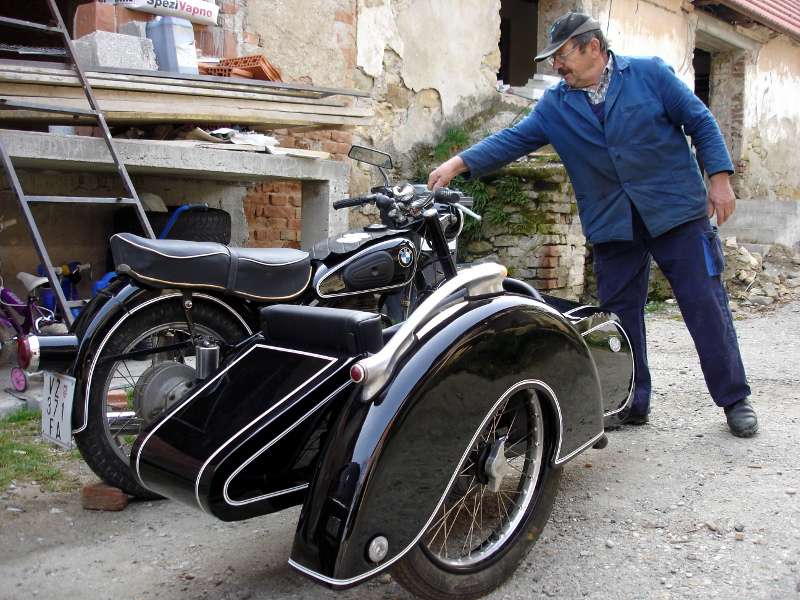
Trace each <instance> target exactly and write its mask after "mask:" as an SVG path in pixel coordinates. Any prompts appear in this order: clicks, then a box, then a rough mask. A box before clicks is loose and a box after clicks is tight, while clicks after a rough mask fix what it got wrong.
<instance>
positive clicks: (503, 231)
mask: <svg viewBox="0 0 800 600" xmlns="http://www.w3.org/2000/svg"><path fill="white" fill-rule="evenodd" d="M504 175H512V176H515V177H519V178H521V179H522V180H523V182H524V183H523V187H522V189H523V192H524V193H525V194H526V195H527V196H528V197H529V198H530V204H527V205H522V206H519V205H506V206H504V207H503V211H504V212H505V213H507V214H508V223H507V224H505V225H496V224H495V225H493V224H492V223H491V222H490V221H489V219H487V218H484V220H483V222H482V233H483V235H482V238H481V239H480V240H477V241H471V242H468V243H467V244H466V251H467V261H469V262H473V261H477V262H490V261H491V262H498V263H500V264H502V265H504V266H505V267H506V268H508V270H509V274H510V275H511V276H512V277H516V278H517V279H522V280H523V281H527V282H528V283H530V284H531V285H533V286H534V287H535V288H536V289H538V290H541V291H543V292H546V293H548V294H552V295H555V296H560V297H563V298H570V299H577V298H579V297H580V296H581V294H583V291H584V289H583V288H584V264H585V257H586V238H584V236H583V233H582V231H581V225H580V221H579V219H578V213H577V205H576V204H575V198H574V195H573V192H572V186H571V185H570V184H569V181H568V179H567V173H566V171H565V170H564V168H563V167H562V166H560V165H552V164H551V165H538V164H535V163H525V162H517V163H514V164H513V165H511V166H509V167H507V168H505V169H503V170H502V171H500V172H499V173H498V174H495V175H492V176H491V177H489V178H486V180H485V182H486V183H488V184H489V189H490V190H491V189H492V184H493V182H494V181H495V180H497V179H498V178H499V177H502V176H504Z"/></svg>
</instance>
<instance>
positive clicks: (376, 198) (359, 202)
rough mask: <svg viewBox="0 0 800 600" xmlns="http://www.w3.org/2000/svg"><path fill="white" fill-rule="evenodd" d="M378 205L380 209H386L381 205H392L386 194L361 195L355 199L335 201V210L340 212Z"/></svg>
mask: <svg viewBox="0 0 800 600" xmlns="http://www.w3.org/2000/svg"><path fill="white" fill-rule="evenodd" d="M372 203H375V204H377V205H378V206H379V207H380V208H386V206H381V204H384V203H386V204H387V205H388V204H391V200H390V199H389V197H388V196H385V195H384V194H361V195H360V196H356V197H355V198H345V199H344V200H334V202H333V208H335V209H336V210H339V209H341V208H351V207H353V206H364V205H365V204H372Z"/></svg>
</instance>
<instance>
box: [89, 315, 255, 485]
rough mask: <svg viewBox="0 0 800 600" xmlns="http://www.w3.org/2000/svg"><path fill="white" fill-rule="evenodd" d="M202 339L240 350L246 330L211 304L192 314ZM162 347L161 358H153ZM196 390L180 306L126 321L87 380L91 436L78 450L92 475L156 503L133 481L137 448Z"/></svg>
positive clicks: (98, 355) (97, 354) (112, 335)
mask: <svg viewBox="0 0 800 600" xmlns="http://www.w3.org/2000/svg"><path fill="white" fill-rule="evenodd" d="M192 313H193V314H192V316H193V321H194V324H195V328H196V331H197V333H199V334H201V335H203V336H211V337H213V338H214V339H216V340H219V341H220V342H221V343H228V344H231V343H235V342H238V341H240V340H242V339H244V337H246V335H248V331H247V329H246V328H245V327H244V326H243V325H242V323H241V322H240V321H238V320H237V319H236V318H235V317H234V316H233V315H231V314H230V313H227V312H225V311H224V310H223V309H219V308H216V307H213V306H209V305H206V304H200V303H195V306H194V308H193V309H192ZM158 347H164V348H165V350H164V351H163V352H158V353H152V352H149V351H150V350H152V349H154V348H158ZM195 384H196V382H195V356H194V346H193V345H192V343H191V336H190V334H189V328H188V326H187V324H186V320H185V315H184V313H183V310H182V309H181V307H180V306H179V303H178V302H177V301H175V300H174V299H173V300H172V301H163V302H158V303H156V304H153V305H151V306H148V307H146V308H143V309H141V310H139V311H136V312H133V313H131V314H128V315H126V316H125V317H124V320H123V321H122V322H121V323H120V324H119V325H118V326H117V327H116V328H115V329H113V330H112V331H111V332H110V334H109V335H108V336H106V337H105V338H104V339H103V341H102V342H101V344H100V346H99V348H97V349H96V351H95V353H94V362H93V363H92V365H91V367H90V372H89V376H88V378H87V387H88V390H89V392H88V393H89V407H88V417H87V425H86V428H85V429H84V430H83V431H82V432H80V433H76V434H75V442H76V444H77V446H78V448H79V450H80V451H81V454H82V456H83V458H84V460H85V461H86V462H87V464H88V465H89V466H90V467H91V468H92V470H93V471H94V472H95V473H96V474H97V475H99V476H100V478H101V479H103V480H104V481H105V482H106V483H109V484H110V485H113V486H115V487H117V488H119V489H121V490H122V491H124V492H125V493H127V494H130V495H132V496H138V497H142V498H158V497H159V496H157V495H156V494H153V493H152V492H150V491H149V490H146V489H145V488H143V487H142V486H140V485H139V484H138V483H136V480H135V479H134V478H133V475H132V473H131V470H130V466H129V459H130V453H131V448H132V447H133V444H134V442H135V441H136V438H137V437H138V436H139V434H140V433H141V432H142V431H143V430H144V429H145V428H146V427H147V426H148V425H150V424H151V423H153V422H154V421H155V420H156V419H157V418H158V417H159V416H160V415H161V414H163V413H164V412H165V411H166V410H167V409H168V408H169V407H171V406H172V405H173V404H175V403H176V402H178V401H179V400H180V399H181V398H182V397H183V396H185V395H186V394H187V393H188V392H189V391H190V390H191V389H192V388H193V387H194V385H195Z"/></svg>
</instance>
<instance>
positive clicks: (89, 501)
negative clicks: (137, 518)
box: [82, 481, 128, 511]
mask: <svg viewBox="0 0 800 600" xmlns="http://www.w3.org/2000/svg"><path fill="white" fill-rule="evenodd" d="M82 500H83V508H85V509H86V510H111V511H117V510H122V509H123V508H125V507H126V506H128V496H127V494H125V492H123V491H122V490H118V489H117V488H115V487H112V486H110V485H108V484H107V483H106V482H105V481H92V482H91V483H87V484H86V485H85V486H83V496H82Z"/></svg>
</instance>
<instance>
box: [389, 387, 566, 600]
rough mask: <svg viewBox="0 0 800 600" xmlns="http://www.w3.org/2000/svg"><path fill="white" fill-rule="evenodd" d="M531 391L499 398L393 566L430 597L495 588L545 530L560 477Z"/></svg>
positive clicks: (437, 599)
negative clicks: (418, 535)
mask: <svg viewBox="0 0 800 600" xmlns="http://www.w3.org/2000/svg"><path fill="white" fill-rule="evenodd" d="M551 446H552V440H551V439H550V436H549V430H548V428H547V426H546V422H545V418H544V415H543V413H542V403H541V400H540V398H539V396H538V395H537V393H536V391H535V390H532V389H525V390H521V391H517V392H516V393H513V394H511V395H509V396H508V397H506V398H503V399H501V400H500V401H499V402H498V403H497V404H496V405H495V408H494V409H493V411H492V412H490V413H489V414H488V415H487V418H486V420H485V421H484V426H483V428H482V429H481V431H480V432H479V435H478V436H477V438H476V439H475V441H474V442H473V444H472V446H471V448H470V451H469V453H468V455H467V457H466V459H465V460H464V462H463V463H462V465H461V467H460V470H459V475H458V477H457V478H456V481H455V482H454V483H453V485H452V487H451V488H450V490H449V492H448V495H447V497H446V500H445V502H444V504H443V506H442V507H441V508H440V509H439V510H438V511H437V513H436V515H435V516H434V519H433V521H432V522H431V524H430V526H429V527H428V529H427V530H426V531H425V533H424V535H423V537H422V539H421V540H420V542H419V543H418V544H417V546H415V547H414V548H413V549H412V550H411V551H410V552H409V553H408V554H407V555H406V556H405V557H404V558H403V559H402V560H401V561H400V562H399V563H398V564H397V565H396V566H395V568H394V575H395V577H396V578H397V580H398V582H399V583H400V585H402V586H403V587H405V588H406V589H407V590H408V591H410V592H411V593H413V594H415V595H417V596H420V597H422V598H430V599H432V600H441V599H452V600H455V599H458V600H466V599H469V598H479V597H481V596H484V595H486V594H488V593H489V592H491V591H492V590H494V589H496V588H498V587H500V585H501V584H502V583H503V582H504V581H505V580H506V579H508V578H509V577H510V576H511V575H512V574H513V573H514V571H515V570H516V569H517V567H518V566H519V564H520V563H521V562H522V560H523V559H524V558H525V555H526V554H527V553H528V551H529V550H530V548H531V547H532V546H533V545H534V544H535V543H536V540H537V539H538V538H539V535H540V534H541V532H542V529H543V528H544V526H545V524H546V523H547V519H548V517H549V515H550V511H551V510H552V508H553V502H554V501H555V496H556V493H557V491H558V483H559V480H560V479H561V469H560V468H553V467H551V466H550V464H549V458H550V449H551Z"/></svg>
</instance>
